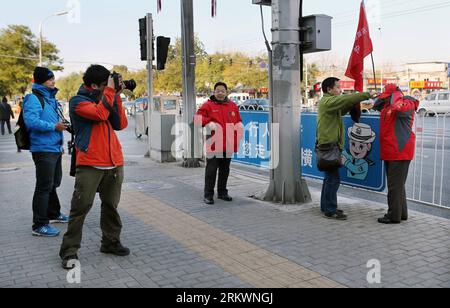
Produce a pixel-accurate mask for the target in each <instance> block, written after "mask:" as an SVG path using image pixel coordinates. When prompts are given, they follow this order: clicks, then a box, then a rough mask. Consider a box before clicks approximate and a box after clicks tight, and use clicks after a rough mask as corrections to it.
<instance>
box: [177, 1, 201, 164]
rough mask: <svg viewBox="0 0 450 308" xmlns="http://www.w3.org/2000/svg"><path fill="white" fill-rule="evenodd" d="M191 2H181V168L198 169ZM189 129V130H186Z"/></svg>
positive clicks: (198, 138)
mask: <svg viewBox="0 0 450 308" xmlns="http://www.w3.org/2000/svg"><path fill="white" fill-rule="evenodd" d="M192 2H193V0H181V44H182V49H183V124H184V126H183V146H184V153H183V167H185V168H198V167H200V161H199V159H198V158H197V156H198V155H197V156H196V155H195V154H196V152H198V151H196V150H195V149H196V147H197V146H198V145H197V143H196V142H195V141H197V140H201V138H200V137H196V135H195V134H198V132H196V131H195V129H194V116H195V112H196V105H195V94H196V91H195V65H196V59H195V49H194V7H193V3H192ZM187 128H189V129H187Z"/></svg>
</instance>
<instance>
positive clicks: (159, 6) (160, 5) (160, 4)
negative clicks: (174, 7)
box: [156, 0, 162, 13]
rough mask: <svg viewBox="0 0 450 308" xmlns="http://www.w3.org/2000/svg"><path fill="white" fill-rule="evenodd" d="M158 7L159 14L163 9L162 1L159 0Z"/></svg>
mask: <svg viewBox="0 0 450 308" xmlns="http://www.w3.org/2000/svg"><path fill="white" fill-rule="evenodd" d="M156 6H157V7H158V13H159V12H161V8H162V3H161V0H158V2H157V3H156Z"/></svg>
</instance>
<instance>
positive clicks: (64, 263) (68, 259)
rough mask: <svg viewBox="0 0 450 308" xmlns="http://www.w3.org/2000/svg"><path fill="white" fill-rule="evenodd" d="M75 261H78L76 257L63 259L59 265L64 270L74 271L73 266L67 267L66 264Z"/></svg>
mask: <svg viewBox="0 0 450 308" xmlns="http://www.w3.org/2000/svg"><path fill="white" fill-rule="evenodd" d="M75 260H78V256H77V255H74V256H68V257H65V258H64V259H63V260H62V263H61V265H62V268H63V269H65V270H71V269H74V268H75V265H73V264H72V265H71V266H68V263H69V262H70V261H75ZM71 263H72V262H71Z"/></svg>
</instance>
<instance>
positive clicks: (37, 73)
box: [33, 66, 55, 84]
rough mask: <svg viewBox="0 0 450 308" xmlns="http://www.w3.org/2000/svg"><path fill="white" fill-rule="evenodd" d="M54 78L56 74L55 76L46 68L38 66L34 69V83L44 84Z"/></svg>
mask: <svg viewBox="0 0 450 308" xmlns="http://www.w3.org/2000/svg"><path fill="white" fill-rule="evenodd" d="M53 77H55V74H53V72H52V71H51V70H49V69H48V68H46V67H39V66H38V67H36V68H35V69H34V73H33V78H34V83H37V84H43V83H45V82H46V81H47V80H50V79H52V78H53Z"/></svg>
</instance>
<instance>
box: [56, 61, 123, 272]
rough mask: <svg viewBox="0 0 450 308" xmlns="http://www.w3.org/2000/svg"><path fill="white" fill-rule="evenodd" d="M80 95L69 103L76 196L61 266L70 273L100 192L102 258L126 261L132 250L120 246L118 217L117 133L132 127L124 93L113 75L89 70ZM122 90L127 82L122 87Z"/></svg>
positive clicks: (120, 166) (120, 177)
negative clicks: (74, 152) (107, 255)
mask: <svg viewBox="0 0 450 308" xmlns="http://www.w3.org/2000/svg"><path fill="white" fill-rule="evenodd" d="M83 81H84V84H83V85H82V86H81V88H80V90H79V91H78V95H77V96H75V97H73V98H72V99H71V100H70V117H71V119H72V125H73V128H74V130H75V149H76V175H75V191H74V193H73V198H72V205H71V210H70V218H69V226H68V229H67V232H66V234H65V235H64V240H63V243H62V245H61V250H60V253H59V255H60V257H61V259H62V260H63V262H62V266H63V268H65V269H70V268H72V267H73V266H72V265H73V262H74V260H78V256H77V252H78V250H79V249H80V244H81V236H82V230H83V224H84V220H85V218H86V216H87V214H88V212H89V210H90V209H91V207H92V205H93V202H94V198H95V195H96V193H97V191H98V192H99V193H100V199H101V201H102V205H101V207H102V209H101V219H100V225H101V229H102V234H103V236H102V246H101V249H100V251H101V252H102V253H110V254H114V255H118V256H127V255H129V254H130V250H129V249H128V248H126V247H123V246H122V244H121V243H120V234H121V230H122V222H121V219H120V216H119V213H118V212H117V207H118V205H119V202H120V194H121V191H122V182H123V178H124V170H123V165H124V162H123V154H122V147H121V145H120V142H119V139H118V138H117V136H116V134H115V132H114V131H115V130H123V129H125V128H126V127H127V125H128V121H127V117H126V115H125V110H124V109H123V107H122V100H121V99H120V93H121V91H122V90H120V89H116V86H115V82H114V79H113V78H112V77H111V74H110V72H109V71H108V70H107V69H106V68H104V67H103V66H100V65H92V66H90V67H89V68H88V69H87V71H86V73H85V74H84V77H83ZM120 83H121V85H120V86H121V87H122V89H123V84H122V81H120Z"/></svg>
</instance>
